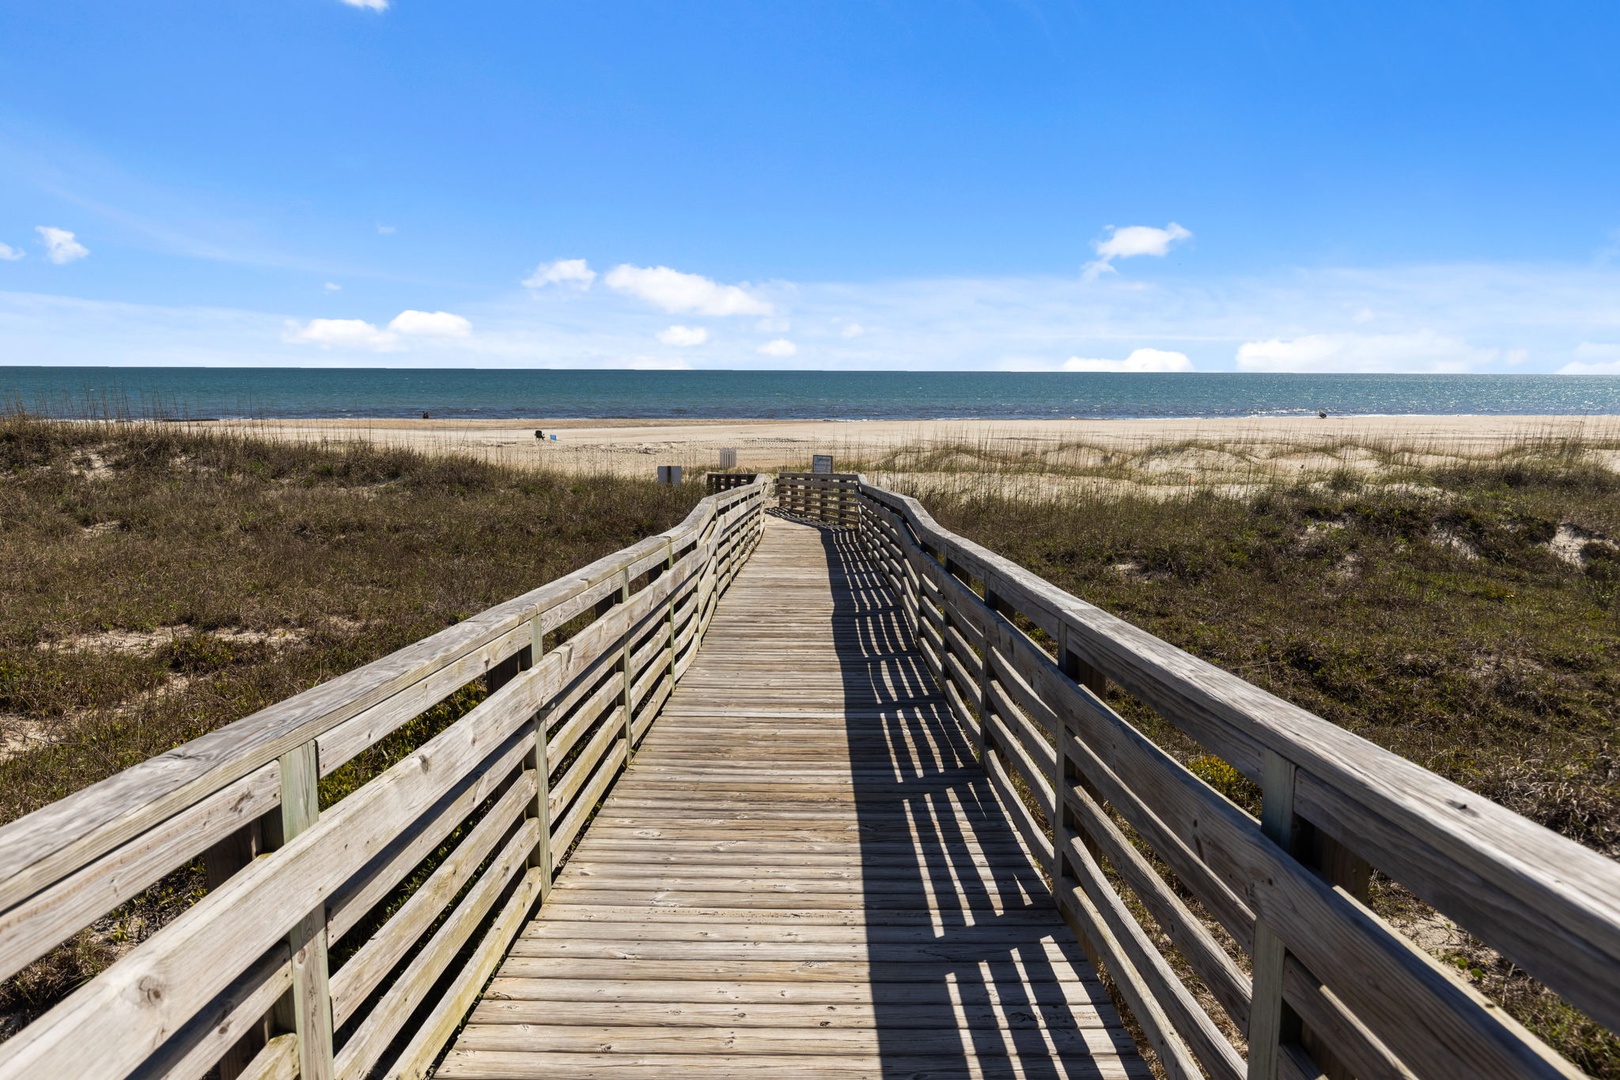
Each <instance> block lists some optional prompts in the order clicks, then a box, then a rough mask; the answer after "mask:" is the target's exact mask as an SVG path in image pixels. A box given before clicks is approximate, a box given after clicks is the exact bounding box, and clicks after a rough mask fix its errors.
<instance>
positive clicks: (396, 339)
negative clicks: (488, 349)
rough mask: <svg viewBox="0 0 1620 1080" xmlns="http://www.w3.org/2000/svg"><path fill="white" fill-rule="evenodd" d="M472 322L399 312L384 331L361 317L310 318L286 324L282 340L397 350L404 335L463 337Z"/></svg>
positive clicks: (436, 314)
mask: <svg viewBox="0 0 1620 1080" xmlns="http://www.w3.org/2000/svg"><path fill="white" fill-rule="evenodd" d="M471 334H472V323H470V322H468V321H467V320H466V319H464V318H462V317H461V316H460V315H452V314H451V313H450V312H448V311H402V312H400V313H399V314H398V315H396V316H394V318H393V321H391V322H390V323H389V324H388V328H387V329H386V330H384V329H381V328H379V327H377V326H375V325H373V324H372V323H368V322H366V321H365V320H364V319H311V320H309V322H307V323H305V324H304V325H302V326H300V325H299V324H298V323H296V322H293V323H288V324H287V327H286V330H285V331H284V332H283V333H282V336H281V337H282V340H283V341H286V342H287V343H289V344H292V345H318V346H320V347H321V348H323V349H365V350H368V351H370V352H398V351H399V350H400V349H402V348H404V347H405V339H406V338H412V337H415V338H465V337H468V336H469V335H471Z"/></svg>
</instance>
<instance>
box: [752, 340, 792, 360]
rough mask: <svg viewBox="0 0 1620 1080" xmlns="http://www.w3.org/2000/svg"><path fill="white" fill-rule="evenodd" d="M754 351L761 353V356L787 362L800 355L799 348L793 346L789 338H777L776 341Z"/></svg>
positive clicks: (768, 342)
mask: <svg viewBox="0 0 1620 1080" xmlns="http://www.w3.org/2000/svg"><path fill="white" fill-rule="evenodd" d="M754 351H755V352H757V353H759V355H761V356H770V357H774V358H776V359H778V360H785V359H787V358H788V357H790V356H798V355H799V347H798V346H797V345H795V344H793V342H791V341H789V340H788V339H787V338H777V339H776V340H774V341H767V342H766V343H765V344H763V345H761V346H760V347H759V348H757V349H755V350H754Z"/></svg>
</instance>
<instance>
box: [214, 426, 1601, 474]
mask: <svg viewBox="0 0 1620 1080" xmlns="http://www.w3.org/2000/svg"><path fill="white" fill-rule="evenodd" d="M208 426H209V427H211V428H217V427H218V426H226V427H231V428H235V429H239V430H242V431H244V432H251V433H253V434H257V435H262V436H269V437H272V438H282V439H293V440H299V441H313V442H346V441H354V440H358V441H365V442H373V443H378V444H383V445H390V446H406V447H411V448H413V449H417V450H422V451H426V452H429V453H465V454H471V455H472V456H474V457H478V458H482V459H484V460H488V461H493V462H500V463H504V464H511V465H518V466H523V467H530V468H533V467H547V468H562V469H566V470H570V471H582V472H590V471H598V470H608V471H612V472H617V473H622V474H626V475H643V476H652V475H653V473H654V471H655V469H656V467H657V466H658V465H682V466H685V467H686V469H687V470H688V471H689V472H696V471H701V470H703V469H706V468H713V467H714V466H715V463H716V462H717V461H718V459H719V450H720V449H721V448H722V447H730V448H734V449H736V451H737V463H738V465H739V466H740V467H742V468H756V469H760V470H773V469H778V468H783V467H805V468H808V466H809V463H810V458H811V455H813V454H832V455H833V456H834V458H835V461H836V462H837V463H840V464H844V463H850V462H855V461H863V462H873V461H875V460H877V459H879V458H881V457H882V456H883V455H884V454H887V453H890V452H892V451H896V450H900V449H906V448H909V449H914V450H915V449H924V448H938V447H942V446H963V447H965V448H967V449H969V450H970V451H973V453H974V454H978V453H985V452H988V453H992V454H995V455H997V456H1002V455H1022V456H1025V457H1029V458H1045V459H1049V460H1050V459H1054V458H1063V459H1065V460H1076V461H1077V460H1079V456H1084V455H1086V454H1094V455H1095V454H1120V455H1123V456H1124V457H1126V458H1129V459H1132V460H1133V461H1135V462H1136V463H1137V464H1138V467H1140V468H1142V469H1144V470H1146V471H1149V472H1178V471H1181V472H1186V471H1194V472H1217V473H1218V472H1222V471H1225V470H1228V469H1238V468H1242V467H1247V466H1246V465H1245V463H1246V462H1252V461H1253V460H1254V459H1255V458H1256V457H1261V458H1265V459H1268V460H1275V459H1281V458H1283V457H1287V458H1289V460H1290V462H1291V463H1292V462H1297V463H1298V465H1299V467H1302V468H1310V467H1337V466H1339V465H1341V464H1350V465H1351V466H1352V467H1355V466H1356V465H1357V463H1358V461H1359V462H1361V463H1363V464H1365V463H1366V461H1365V460H1364V459H1370V458H1371V457H1373V456H1374V455H1373V454H1372V453H1371V452H1370V450H1369V448H1375V449H1387V448H1391V447H1394V448H1400V449H1403V450H1405V451H1408V452H1409V453H1411V454H1413V455H1418V456H1423V457H1430V458H1435V459H1449V458H1467V457H1474V456H1482V455H1489V454H1493V453H1496V452H1499V451H1500V450H1503V449H1506V448H1509V447H1512V446H1515V445H1518V444H1522V443H1525V442H1531V441H1537V440H1542V439H1579V440H1582V441H1590V442H1593V443H1596V444H1599V445H1607V446H1611V447H1614V446H1620V417H1610V416H1604V417H1574V416H1512V417H1502V416H1372V417H1346V418H1342V419H1341V418H1336V417H1329V418H1328V419H1326V420H1323V419H1319V418H1316V417H1309V418H1286V419H1284V418H1277V417H1263V418H1235V419H1214V420H1200V419H1191V420H940V421H929V420H856V421H826V420H795V421H774V420H765V421H754V420H692V421H682V420H659V421H645V420H546V419H533V420H478V421H467V420H256V421H232V422H229V423H228V424H225V425H214V424H210V425H208ZM536 429H540V430H543V431H545V432H546V433H547V435H550V434H551V433H553V432H555V433H556V434H557V436H558V439H557V441H556V442H552V441H550V440H549V439H547V440H544V441H541V440H537V439H536V438H535V437H534V433H535V430H536ZM1189 441H1196V442H1198V443H1200V444H1203V445H1201V446H1196V447H1189V446H1186V445H1185V444H1186V443H1187V442H1189ZM1346 443H1351V444H1355V445H1351V446H1346V445H1344V444H1346ZM1335 444H1336V448H1334V447H1335ZM1324 451H1329V452H1327V453H1324ZM1234 452H1235V453H1234ZM1611 453H1612V451H1611ZM1613 463H1614V464H1616V465H1617V466H1620V459H1613Z"/></svg>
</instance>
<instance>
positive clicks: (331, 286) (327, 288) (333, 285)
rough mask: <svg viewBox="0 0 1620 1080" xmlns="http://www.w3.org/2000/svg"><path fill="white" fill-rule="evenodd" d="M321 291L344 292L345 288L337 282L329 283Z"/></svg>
mask: <svg viewBox="0 0 1620 1080" xmlns="http://www.w3.org/2000/svg"><path fill="white" fill-rule="evenodd" d="M321 291H322V292H325V293H335V292H342V291H343V286H341V285H339V284H338V283H337V282H335V281H328V282H327V283H326V284H325V285H322V286H321Z"/></svg>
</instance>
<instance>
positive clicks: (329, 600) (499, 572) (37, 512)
mask: <svg viewBox="0 0 1620 1080" xmlns="http://www.w3.org/2000/svg"><path fill="white" fill-rule="evenodd" d="M701 495H702V491H701V490H700V485H697V484H689V485H686V486H684V487H681V488H660V487H657V486H656V485H654V484H653V483H651V482H641V481H633V480H626V479H623V478H617V477H579V476H556V475H547V474H543V473H542V474H536V473H531V472H521V473H520V472H516V471H511V470H506V469H503V468H500V467H496V466H490V465H485V464H482V463H479V462H474V461H469V460H465V459H458V458H454V457H428V456H424V455H421V454H417V453H413V452H409V451H399V450H387V449H376V448H370V447H365V446H353V445H346V446H343V447H341V448H330V447H328V448H323V447H318V446H308V445H287V444H275V443H269V442H256V441H250V440H247V439H243V438H240V437H236V436H229V435H218V434H208V433H197V432H195V431H191V432H188V431H182V430H179V429H176V428H170V427H166V426H164V425H148V424H63V423H48V422H41V421H35V420H31V419H28V418H23V417H15V416H13V417H5V418H0V581H4V582H5V586H4V588H3V589H0V822H5V821H10V820H12V819H15V818H17V817H20V816H21V815H23V814H25V813H27V812H29V811H30V810H33V809H36V808H37V807H39V806H42V805H44V804H45V803H48V802H51V801H53V800H55V799H59V798H61V797H63V796H64V795H67V794H70V793H71V792H73V791H76V790H78V789H79V788H82V787H85V786H86V785H88V784H91V783H94V782H95V781H97V780H100V779H102V778H103V777H106V776H110V775H111V774H113V773H115V772H118V771H119V770H121V769H124V768H127V767H129V766H131V765H134V764H136V763H138V762H140V761H142V760H144V759H146V758H148V757H151V756H152V755H154V754H158V753H161V752H163V751H165V750H168V749H170V748H172V747H175V746H178V745H179V744H181V743H183V742H185V741H187V740H189V739H193V738H196V737H197V736H199V735H202V734H204V733H206V732H208V731H211V730H213V729H215V728H218V727H220V726H222V725H224V724H227V723H230V722H231V721H233V720H237V719H239V718H241V717H243V716H246V715H247V714H249V713H251V712H253V711H255V710H257V709H259V708H262V707H264V706H266V705H269V704H272V703H274V702H277V701H280V700H282V699H283V698H286V697H289V696H291V695H293V694H295V693H298V692H299V691H301V690H304V689H307V688H308V687H310V686H313V685H315V684H317V683H319V682H322V681H324V680H326V679H329V678H331V677H333V676H335V675H339V674H341V673H343V672H345V671H348V670H350V669H351V668H354V667H356V666H358V665H360V664H363V663H366V662H368V661H371V660H374V659H376V658H378V657H380V656H383V655H386V654H387V653H389V652H391V651H393V650H394V649H397V648H399V647H401V646H404V645H407V644H409V643H411V642H413V641H416V640H418V639H420V638H423V637H426V636H427V635H429V634H431V633H434V632H435V631H438V630H441V629H443V628H444V627H445V626H447V625H449V624H451V623H454V622H457V621H458V620H461V619H464V618H466V617H467V616H469V615H471V614H473V613H475V612H478V611H481V610H483V609H484V608H486V607H489V606H490V605H492V604H495V603H498V602H500V601H502V600H506V599H508V598H510V597H512V596H516V595H518V594H519V593H522V592H525V591H527V590H529V589H532V588H534V587H535V586H537V585H540V584H543V583H545V582H547V581H550V580H552V579H554V578H557V577H560V576H562V575H563V574H565V573H567V572H568V571H570V570H573V569H575V568H577V567H579V566H582V565H584V564H585V563H588V562H590V561H592V560H594V559H597V558H599V557H601V556H603V555H607V554H610V553H611V552H614V551H617V550H619V549H621V548H624V547H626V546H628V545H630V544H632V543H634V542H636V541H637V540H640V539H642V538H644V537H646V536H648V535H651V534H653V533H656V532H660V531H662V530H664V529H666V528H668V527H669V526H671V525H673V524H675V523H677V522H679V521H680V520H681V518H683V517H684V516H685V515H686V514H687V512H688V511H689V510H690V509H691V508H692V506H693V504H694V503H695V502H696V501H697V500H698V498H700V497H701ZM468 693H469V694H472V695H473V696H474V697H476V696H477V694H476V688H471V689H469V691H468ZM468 704H470V701H469V702H463V703H462V705H463V706H466V705H468ZM452 711H454V710H452ZM442 712H444V710H443V709H440V710H437V711H436V712H434V713H431V714H429V715H428V716H426V717H424V718H423V720H421V721H418V722H416V723H414V724H412V725H407V727H406V729H403V730H402V732H401V733H400V734H399V735H398V736H397V737H396V740H395V741H400V740H404V741H406V742H410V744H411V745H414V744H415V743H416V742H420V741H421V740H422V739H424V738H426V737H427V736H428V735H430V734H432V730H437V728H439V727H442V726H443V725H444V724H445V723H448V722H449V721H450V720H452V719H454V716H452V715H449V714H448V713H446V714H445V715H442V716H441V715H438V714H439V713H442ZM424 724H426V725H428V728H431V729H432V730H429V729H428V728H424V727H423V725H424ZM419 728H420V729H422V730H417V729H419ZM390 745H391V744H390ZM408 749H409V746H406V747H404V748H403V750H402V751H401V752H403V751H404V750H408ZM375 756H376V755H375V754H373V755H372V757H375ZM396 756H397V755H396ZM362 757H363V758H364V760H362V761H359V762H357V763H353V764H351V765H350V766H347V767H346V768H345V770H340V771H339V773H337V774H334V776H333V777H330V778H328V781H326V782H323V784H322V795H323V798H325V799H327V800H328V801H330V799H332V798H336V797H339V796H341V794H343V790H342V789H345V785H347V786H348V787H352V786H353V785H354V784H355V783H357V782H358V780H359V779H361V778H360V777H356V776H351V775H350V774H351V773H354V772H355V770H356V769H363V768H369V769H371V770H372V771H380V769H381V768H383V767H386V765H387V764H388V762H387V761H372V760H371V758H370V757H366V756H365V755H363V756H362ZM329 787H331V788H333V790H332V791H328V790H327V789H328V788H329ZM201 881H202V877H201V871H200V869H198V868H197V867H193V868H191V870H189V871H186V872H181V873H177V874H174V875H170V877H168V878H166V879H165V880H164V881H163V882H160V883H159V884H158V885H156V886H154V887H153V888H152V889H150V890H148V891H147V892H146V893H144V894H142V896H140V897H138V898H137V899H136V900H134V901H132V902H131V903H130V904H128V905H125V906H124V907H123V908H121V909H120V911H119V912H118V913H116V914H115V915H114V916H110V917H109V918H107V919H104V920H101V921H100V922H99V923H98V924H97V926H96V927H94V928H92V930H90V931H87V932H85V933H84V934H81V935H79V936H78V937H76V938H75V939H74V940H73V941H72V942H70V943H69V944H68V945H67V946H65V947H64V948H62V949H59V950H57V951H56V952H55V953H53V954H52V955H51V956H49V957H46V958H45V959H43V960H41V961H40V962H38V963H37V964H34V965H32V966H31V967H30V968H29V969H27V970H25V971H23V972H22V973H20V974H19V975H18V976H16V977H15V978H14V979H11V980H8V981H6V982H4V983H0V1038H3V1037H4V1036H5V1035H6V1034H9V1031H10V1030H14V1028H15V1025H16V1024H18V1023H20V1022H23V1021H25V1020H26V1018H27V1017H28V1016H31V1015H35V1014H37V1013H38V1012H39V1011H41V1010H42V1009H43V1008H45V1007H47V1006H48V1005H49V1004H50V1003H51V1002H53V1001H55V1000H58V999H59V998H60V997H61V995H62V994H64V993H65V992H67V991H68V990H70V989H72V988H73V986H75V985H76V984H77V983H78V982H80V981H82V980H83V979H85V978H88V977H89V976H90V975H92V974H94V973H95V972H96V971H98V970H100V968H102V967H104V966H105V965H106V963H108V962H109V961H110V960H111V959H112V958H113V957H114V956H116V955H117V954H118V953H120V952H121V951H123V950H124V949H126V948H128V947H129V946H130V945H132V944H133V943H134V942H136V941H138V940H140V939H142V938H144V937H145V936H148V935H149V934H150V933H151V932H152V931H153V930H154V929H155V928H156V927H157V926H159V925H161V924H162V923H163V922H164V921H166V920H167V919H168V918H171V917H172V916H173V915H174V914H175V913H177V912H178V911H180V910H183V909H184V908H185V906H187V904H188V903H190V902H192V901H194V900H195V899H196V898H197V897H198V896H200V895H201Z"/></svg>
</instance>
